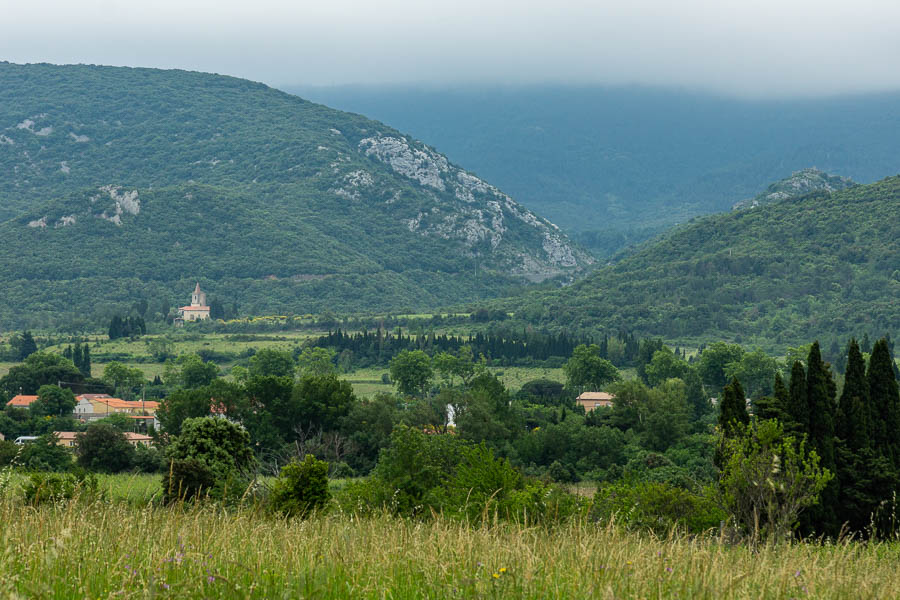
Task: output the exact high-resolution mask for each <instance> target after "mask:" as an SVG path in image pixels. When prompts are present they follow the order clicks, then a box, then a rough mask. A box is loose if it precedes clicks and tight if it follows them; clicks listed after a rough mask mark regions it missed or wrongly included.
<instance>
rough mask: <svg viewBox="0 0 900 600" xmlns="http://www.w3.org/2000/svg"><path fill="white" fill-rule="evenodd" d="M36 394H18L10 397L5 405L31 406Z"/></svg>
mask: <svg viewBox="0 0 900 600" xmlns="http://www.w3.org/2000/svg"><path fill="white" fill-rule="evenodd" d="M37 399H38V397H37V396H27V395H23V394H18V395H16V396H13V397H12V400H10V401H9V402H7V403H6V405H7V406H14V407H16V408H28V407H29V406H31V403H32V402H34V401H35V400H37Z"/></svg>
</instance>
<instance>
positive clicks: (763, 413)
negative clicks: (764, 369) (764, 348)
mask: <svg viewBox="0 0 900 600" xmlns="http://www.w3.org/2000/svg"><path fill="white" fill-rule="evenodd" d="M754 405H755V406H756V418H757V419H759V420H760V421H767V420H769V419H777V420H778V421H780V422H781V423H782V424H785V421H787V420H789V417H786V414H787V409H788V407H789V406H790V395H789V394H788V390H787V388H786V387H785V386H784V380H783V379H782V378H781V373H775V383H774V385H773V386H772V395H771V396H764V397H762V398H759V399H758V400H756V401H755V402H754Z"/></svg>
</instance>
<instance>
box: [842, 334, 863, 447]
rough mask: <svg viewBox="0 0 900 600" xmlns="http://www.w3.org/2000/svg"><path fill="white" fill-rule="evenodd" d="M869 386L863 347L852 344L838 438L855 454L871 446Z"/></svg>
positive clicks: (849, 350) (854, 342)
mask: <svg viewBox="0 0 900 600" xmlns="http://www.w3.org/2000/svg"><path fill="white" fill-rule="evenodd" d="M869 412H870V409H869V384H868V382H867V381H866V361H865V359H863V355H862V352H860V350H859V344H858V343H857V342H856V340H855V339H852V340H850V345H849V348H848V349H847V369H846V372H845V374H844V389H843V391H842V392H841V400H840V403H839V405H838V419H837V422H836V423H835V435H837V437H838V438H839V439H841V440H843V441H844V442H845V443H846V446H847V448H848V449H850V450H851V451H854V452H856V451H858V450H859V449H860V448H863V447H865V446H867V445H868V444H869V441H870V419H869Z"/></svg>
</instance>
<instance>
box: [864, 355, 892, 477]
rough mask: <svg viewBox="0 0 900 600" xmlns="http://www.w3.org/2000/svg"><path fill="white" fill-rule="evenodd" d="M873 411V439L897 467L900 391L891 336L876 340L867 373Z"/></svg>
mask: <svg viewBox="0 0 900 600" xmlns="http://www.w3.org/2000/svg"><path fill="white" fill-rule="evenodd" d="M866 380H867V383H868V388H869V404H870V406H871V407H872V411H871V415H870V418H871V423H872V427H871V428H870V431H871V439H872V445H873V447H874V448H875V450H876V451H878V452H880V453H881V454H883V455H884V456H885V457H887V458H888V459H889V460H890V461H891V464H893V465H894V467H895V468H896V467H898V466H900V465H898V462H900V441H898V439H897V438H898V435H900V414H898V413H900V392H898V386H897V379H896V377H895V376H894V360H893V358H892V357H891V351H890V349H889V348H888V344H887V340H886V339H884V338H882V339H880V340H878V341H877V342H875V346H874V347H873V348H872V357H871V358H870V359H869V371H868V372H867V373H866Z"/></svg>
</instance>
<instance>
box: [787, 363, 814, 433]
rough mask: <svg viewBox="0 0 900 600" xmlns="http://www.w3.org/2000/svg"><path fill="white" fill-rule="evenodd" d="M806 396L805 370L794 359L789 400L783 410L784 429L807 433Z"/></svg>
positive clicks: (801, 364)
mask: <svg viewBox="0 0 900 600" xmlns="http://www.w3.org/2000/svg"><path fill="white" fill-rule="evenodd" d="M808 402H809V401H808V399H807V397H806V370H805V369H804V368H803V363H801V362H800V361H799V360H798V361H795V362H794V364H793V366H792V367H791V383H790V390H789V401H788V406H787V410H786V411H785V420H786V422H785V424H784V429H785V431H786V432H789V433H791V434H794V435H802V434H809V404H808Z"/></svg>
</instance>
